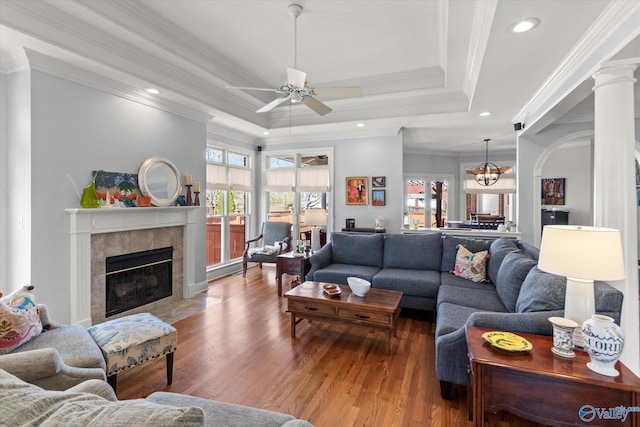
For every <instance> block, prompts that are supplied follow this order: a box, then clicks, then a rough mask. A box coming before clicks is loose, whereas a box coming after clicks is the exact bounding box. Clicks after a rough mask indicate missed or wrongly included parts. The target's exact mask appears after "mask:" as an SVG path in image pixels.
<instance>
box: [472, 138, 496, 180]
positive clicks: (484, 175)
mask: <svg viewBox="0 0 640 427" xmlns="http://www.w3.org/2000/svg"><path fill="white" fill-rule="evenodd" d="M489 141H491V140H490V139H485V140H484V143H485V159H484V163H482V164H480V165H478V167H476V168H475V169H474V170H473V177H474V178H475V180H476V182H477V183H478V184H480V185H484V186H485V187H489V186H491V185H493V184H495V183H496V182H498V180H499V179H500V174H502V173H503V172H502V171H501V170H500V168H499V167H498V166H496V165H495V164H493V163H489Z"/></svg>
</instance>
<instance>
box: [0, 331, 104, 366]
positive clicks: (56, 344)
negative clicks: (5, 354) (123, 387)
mask: <svg viewBox="0 0 640 427" xmlns="http://www.w3.org/2000/svg"><path fill="white" fill-rule="evenodd" d="M47 347H52V348H55V349H56V350H57V351H58V353H59V354H60V357H62V360H64V362H65V363H66V364H67V365H69V366H73V367H76V368H101V369H103V370H105V369H106V364H105V360H104V357H103V356H102V352H101V351H100V347H98V345H97V344H96V343H95V341H93V339H92V338H91V335H89V332H87V330H86V329H85V328H83V327H82V326H80V325H64V326H62V327H59V328H54V329H50V330H48V331H47V332H44V333H42V334H40V335H39V336H38V337H37V338H35V339H33V340H32V341H29V342H28V343H26V344H24V345H21V346H20V347H18V348H16V349H15V350H13V351H12V352H11V353H20V352H23V351H31V350H37V349H41V348H47Z"/></svg>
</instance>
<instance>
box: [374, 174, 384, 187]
mask: <svg viewBox="0 0 640 427" xmlns="http://www.w3.org/2000/svg"><path fill="white" fill-rule="evenodd" d="M386 185H387V178H386V177H384V176H372V177H371V188H376V187H378V188H380V187H385V186H386Z"/></svg>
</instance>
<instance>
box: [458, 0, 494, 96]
mask: <svg viewBox="0 0 640 427" xmlns="http://www.w3.org/2000/svg"><path fill="white" fill-rule="evenodd" d="M497 7H498V1H497V0H489V1H482V2H476V4H475V8H474V14H473V25H472V27H471V43H470V45H469V52H468V56H467V66H466V69H465V70H466V73H465V77H464V83H463V90H464V93H465V94H466V95H467V97H468V98H469V105H471V102H472V101H473V95H474V93H475V91H476V85H477V84H478V77H479V76H480V70H481V68H482V60H483V58H484V56H485V52H486V50H487V43H488V42H489V34H490V33H491V25H492V24H493V17H494V16H495V14H496V8H497Z"/></svg>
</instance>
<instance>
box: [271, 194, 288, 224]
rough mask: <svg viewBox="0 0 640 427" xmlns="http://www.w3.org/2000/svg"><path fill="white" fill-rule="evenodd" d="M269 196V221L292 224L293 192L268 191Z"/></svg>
mask: <svg viewBox="0 0 640 427" xmlns="http://www.w3.org/2000/svg"><path fill="white" fill-rule="evenodd" d="M267 195H268V196H269V213H268V215H267V217H268V220H269V221H282V222H289V223H291V224H293V203H294V193H293V192H279V191H270V192H268V193H267Z"/></svg>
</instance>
